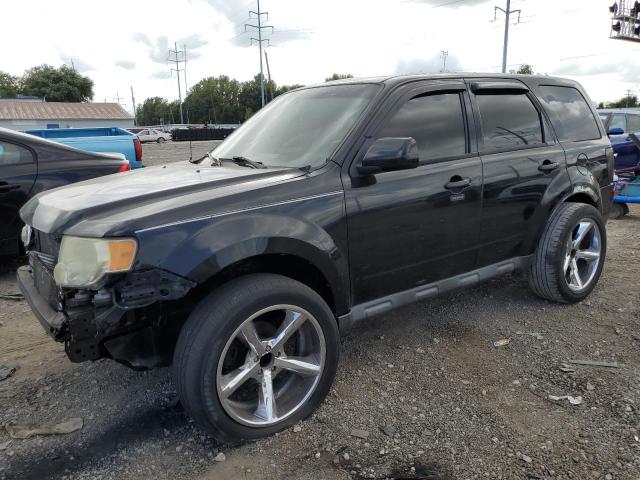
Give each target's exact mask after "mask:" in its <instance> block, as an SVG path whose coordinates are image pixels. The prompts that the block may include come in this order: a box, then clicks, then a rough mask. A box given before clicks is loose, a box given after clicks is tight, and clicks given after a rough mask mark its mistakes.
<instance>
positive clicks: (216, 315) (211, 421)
mask: <svg viewBox="0 0 640 480" xmlns="http://www.w3.org/2000/svg"><path fill="white" fill-rule="evenodd" d="M338 341H339V335H338V328H337V323H336V320H335V317H334V315H333V313H332V311H331V309H330V308H329V307H328V306H327V304H326V302H325V301H324V300H323V299H322V297H320V296H319V295H318V294H317V293H316V292H315V291H313V290H312V289H310V288H309V287H307V286H306V285H304V284H302V283H299V282H297V281H295V280H292V279H289V278H286V277H282V276H279V275H270V274H254V275H248V276H246V277H241V278H239V279H236V280H233V281H231V282H230V283H228V284H226V285H224V286H222V287H221V288H219V289H218V290H216V291H215V292H213V293H211V294H210V295H209V296H208V297H206V298H205V299H204V300H203V301H202V302H201V303H200V304H199V305H198V307H197V308H196V309H195V310H194V311H193V313H192V314H191V315H190V317H189V319H188V320H187V323H186V324H185V325H184V327H183V329H182V332H181V333H180V338H179V339H178V343H177V345H176V351H175V354H174V365H173V371H174V380H175V382H176V385H177V389H178V395H179V397H180V400H181V402H182V404H183V406H184V408H185V410H186V412H187V413H188V414H189V415H190V416H191V417H192V418H193V419H194V420H195V421H196V423H198V424H199V425H200V426H201V427H202V428H204V429H205V430H208V431H209V432H211V433H212V434H213V435H214V436H215V437H217V438H218V439H220V440H223V441H238V440H248V439H255V438H260V437H264V436H267V435H271V434H273V433H275V432H278V431H280V430H283V429H285V428H287V427H288V426H290V425H293V424H294V423H296V422H297V421H299V420H301V419H303V418H305V417H307V416H308V415H310V414H311V413H312V412H313V411H314V410H315V409H316V408H317V407H318V405H319V404H320V403H321V402H322V400H323V399H324V398H325V396H326V395H327V393H328V392H329V389H330V387H331V384H332V383H333V379H334V377H335V372H336V368H337V364H338V345H339V343H338Z"/></svg>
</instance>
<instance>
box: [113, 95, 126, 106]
mask: <svg viewBox="0 0 640 480" xmlns="http://www.w3.org/2000/svg"><path fill="white" fill-rule="evenodd" d="M113 99H114V100H115V101H116V102H118V104H120V100H124V98H122V97H121V96H120V94H119V93H118V92H116V96H115V97H113Z"/></svg>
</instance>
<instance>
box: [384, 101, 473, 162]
mask: <svg viewBox="0 0 640 480" xmlns="http://www.w3.org/2000/svg"><path fill="white" fill-rule="evenodd" d="M378 137H380V138H382V137H413V138H414V139H415V141H416V142H417V144H418V152H419V155H420V160H421V161H423V160H434V159H440V158H446V157H456V156H461V155H464V154H465V153H466V135H465V126H464V115H463V111H462V100H461V98H460V95H459V94H457V93H445V94H435V95H423V96H420V97H415V98H412V99H411V100H409V101H407V102H406V103H405V104H404V105H403V106H402V107H401V108H400V110H398V111H397V112H396V113H395V114H394V115H393V116H392V117H391V118H390V119H389V120H388V121H387V123H386V124H385V125H384V127H383V128H382V130H381V131H380V132H379V134H378Z"/></svg>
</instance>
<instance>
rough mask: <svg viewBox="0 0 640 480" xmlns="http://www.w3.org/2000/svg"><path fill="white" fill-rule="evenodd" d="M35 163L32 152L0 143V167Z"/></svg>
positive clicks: (17, 146) (11, 144)
mask: <svg viewBox="0 0 640 480" xmlns="http://www.w3.org/2000/svg"><path fill="white" fill-rule="evenodd" d="M33 161H34V159H33V154H32V153H31V150H29V149H27V148H25V147H21V146H19V145H15V144H13V143H7V142H2V141H0V167H2V166H6V165H17V164H20V163H31V162H33Z"/></svg>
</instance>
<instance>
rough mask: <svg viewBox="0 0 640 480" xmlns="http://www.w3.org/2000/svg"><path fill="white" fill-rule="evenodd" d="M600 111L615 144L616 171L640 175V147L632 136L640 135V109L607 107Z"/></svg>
mask: <svg viewBox="0 0 640 480" xmlns="http://www.w3.org/2000/svg"><path fill="white" fill-rule="evenodd" d="M598 113H599V115H600V119H601V120H602V123H603V125H604V128H605V129H606V131H607V132H608V134H609V139H610V140H611V145H612V146H613V152H614V153H615V156H616V160H615V170H616V173H622V172H632V173H635V174H636V175H640V149H638V146H637V145H636V142H634V139H633V137H632V136H631V134H634V133H635V134H638V135H640V110H630V109H606V110H598Z"/></svg>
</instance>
